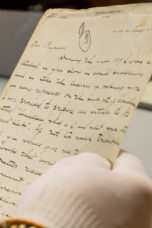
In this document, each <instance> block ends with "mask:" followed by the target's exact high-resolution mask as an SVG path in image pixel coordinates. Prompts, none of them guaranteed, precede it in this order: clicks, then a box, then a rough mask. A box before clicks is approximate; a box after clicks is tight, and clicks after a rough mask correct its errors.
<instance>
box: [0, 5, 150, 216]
mask: <svg viewBox="0 0 152 228" xmlns="http://www.w3.org/2000/svg"><path fill="white" fill-rule="evenodd" d="M151 12H152V5H150V4H149V5H132V6H131V5H128V6H117V7H107V8H95V9H88V10H80V11H73V10H60V9H59V10H48V11H47V12H46V13H45V14H44V16H43V17H42V19H41V20H40V22H39V24H38V26H37V28H36V30H35V32H34V34H33V36H32V38H31V39H30V41H29V43H28V45H27V47H26V49H25V51H24V53H23V55H22V57H21V59H20V61H19V63H18V65H17V67H16V69H15V70H14V72H13V74H12V77H11V79H10V81H9V83H8V85H7V88H6V89H5V91H4V93H3V95H2V97H1V101H0V167H1V169H0V217H1V218H5V217H10V216H12V215H13V212H14V210H15V207H16V204H17V201H18V198H19V196H20V195H21V192H22V191H23V190H24V188H25V186H26V185H27V184H29V183H30V182H31V181H32V180H33V179H34V178H36V177H37V176H40V175H41V174H42V173H43V172H44V171H45V170H46V169H48V168H49V167H50V166H51V165H52V164H54V163H55V162H56V161H57V160H59V159H61V158H64V157H65V156H69V155H75V154H78V153H80V152H82V151H91V152H95V153H98V154H101V155H103V156H104V157H105V158H107V159H109V160H111V161H113V162H114V160H115V159H116V157H117V155H118V153H119V150H120V147H121V144H122V140H123V138H124V136H125V133H126V131H127V128H128V123H129V121H130V118H131V116H132V114H133V112H134V110H135V108H136V105H137V103H138V101H139V98H140V96H141V94H142V91H143V90H144V87H145V86H146V83H147V81H148V80H149V77H150V74H151V69H152V13H151Z"/></svg>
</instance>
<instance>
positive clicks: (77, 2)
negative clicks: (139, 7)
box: [0, 0, 150, 11]
mask: <svg viewBox="0 0 152 228" xmlns="http://www.w3.org/2000/svg"><path fill="white" fill-rule="evenodd" d="M139 2H140V3H141V2H150V0H149V1H142V0H134V1H133V0H132V1H131V0H20V1H19V0H11V1H8V0H1V1H0V9H11V10H12V9H14V10H30V11H45V10H46V9H48V8H58V7H60V8H74V9H80V8H88V7H96V6H108V5H118V4H129V3H139Z"/></svg>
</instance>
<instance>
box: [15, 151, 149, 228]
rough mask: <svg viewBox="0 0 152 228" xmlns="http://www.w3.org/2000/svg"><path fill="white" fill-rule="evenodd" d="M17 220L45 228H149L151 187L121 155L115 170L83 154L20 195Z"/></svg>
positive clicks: (129, 156)
mask: <svg viewBox="0 0 152 228" xmlns="http://www.w3.org/2000/svg"><path fill="white" fill-rule="evenodd" d="M15 216H16V217H18V218H23V219H28V220H33V221H35V222H39V223H40V224H42V225H45V226H46V227H50V228H151V227H152V223H151V220H152V181H151V180H150V178H148V176H147V175H146V173H145V171H144V168H143V166H142V164H141V162H140V161H139V160H138V159H137V158H136V157H135V156H134V155H132V154H129V153H126V152H123V153H121V155H120V156H119V157H118V159H117V161H116V163H115V165H114V167H113V168H112V169H111V166H110V163H109V162H108V161H107V160H106V159H104V158H103V157H101V156H99V155H97V154H93V153H82V154H80V155H77V156H74V157H68V158H65V159H63V160H61V161H59V162H57V163H56V164H55V165H54V166H53V167H51V168H50V169H49V170H48V171H47V172H46V173H44V174H43V175H42V176H41V177H40V178H38V179H37V180H36V181H35V182H33V183H32V184H31V185H30V186H29V187H28V188H27V190H26V191H25V193H24V194H23V196H22V198H21V200H20V204H19V206H18V208H17V211H16V215H15Z"/></svg>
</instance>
